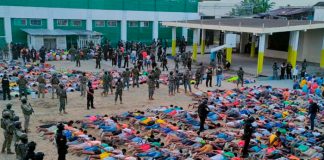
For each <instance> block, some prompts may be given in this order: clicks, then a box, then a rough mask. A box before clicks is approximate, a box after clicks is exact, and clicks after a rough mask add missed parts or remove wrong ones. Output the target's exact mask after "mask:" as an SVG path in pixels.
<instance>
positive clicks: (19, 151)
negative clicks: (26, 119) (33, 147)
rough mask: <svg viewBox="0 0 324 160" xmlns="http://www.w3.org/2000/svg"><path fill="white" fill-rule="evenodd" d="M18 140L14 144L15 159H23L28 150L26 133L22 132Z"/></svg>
mask: <svg viewBox="0 0 324 160" xmlns="http://www.w3.org/2000/svg"><path fill="white" fill-rule="evenodd" d="M19 139H20V142H19V143H16V144H15V152H16V158H17V160H25V159H26V156H27V150H28V136H27V134H26V133H22V134H21V135H20V136H19Z"/></svg>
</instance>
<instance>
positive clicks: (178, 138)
mask: <svg viewBox="0 0 324 160" xmlns="http://www.w3.org/2000/svg"><path fill="white" fill-rule="evenodd" d="M174 111H175V112H174ZM151 113H161V114H158V116H156V117H149V116H145V115H146V114H147V113H144V112H140V111H137V112H133V113H132V112H130V113H125V114H123V115H121V116H118V117H108V116H107V115H105V116H103V117H96V116H91V117H89V118H88V119H87V120H85V121H82V126H86V127H87V128H100V129H101V132H102V133H101V141H95V139H94V138H92V136H90V135H88V136H87V132H86V131H84V130H83V129H75V128H73V127H71V126H72V123H71V122H70V123H69V124H68V125H67V126H66V129H67V130H70V131H74V132H73V133H74V135H79V136H78V137H79V138H82V139H83V140H85V141H80V139H79V138H77V140H74V141H72V142H70V144H69V145H70V149H69V150H70V152H74V153H83V154H91V155H92V156H90V157H91V158H102V157H103V156H107V155H108V156H111V157H115V158H120V157H122V156H125V153H126V151H127V152H128V153H129V155H137V156H138V157H141V156H144V157H150V156H153V157H160V156H162V157H163V156H166V155H167V156H171V157H177V156H180V157H185V154H181V152H184V151H183V150H186V151H188V150H192V151H193V152H194V153H193V154H192V153H191V154H189V153H188V154H189V155H188V157H190V156H191V157H196V158H197V157H201V158H202V157H204V155H205V153H217V152H215V151H217V150H222V148H223V147H224V146H225V144H226V145H227V147H229V148H231V149H232V150H233V151H237V152H236V153H239V150H240V146H242V141H240V140H238V139H239V138H240V137H241V136H242V132H241V131H228V130H227V129H228V128H227V129H224V130H223V129H220V130H219V131H215V132H212V133H206V134H202V136H201V137H200V136H198V135H197V134H196V133H195V132H194V131H193V130H192V129H194V128H195V127H193V126H194V124H193V123H195V122H194V121H195V120H194V119H193V118H192V117H194V114H193V115H192V117H191V118H189V116H188V114H189V115H190V113H186V111H184V110H182V109H181V108H179V107H172V106H171V107H163V108H160V109H157V110H152V112H151ZM148 114H150V112H149V113H148ZM155 115H156V114H155ZM159 116H161V117H165V119H167V118H172V119H173V121H174V122H172V121H170V122H168V121H167V120H164V119H162V118H160V117H159ZM183 116H184V117H183ZM266 117H267V116H266ZM267 118H269V119H272V118H273V119H275V118H274V117H272V118H270V117H267ZM118 119H121V121H123V120H127V122H126V123H124V124H122V123H120V121H119V120H118ZM182 119H185V121H184V122H183V121H181V120H182ZM226 119H228V120H230V119H233V117H226ZM234 119H235V118H234ZM259 121H261V120H260V119H259V118H257V123H256V124H255V125H257V126H258V128H259V129H257V130H256V133H255V134H254V136H255V137H259V138H256V139H257V140H258V141H252V142H253V144H252V146H253V147H251V151H254V152H259V151H261V150H262V147H261V146H263V147H266V146H265V143H261V142H263V140H267V139H268V136H272V135H271V128H272V127H273V126H271V127H270V126H269V125H265V126H266V127H265V126H264V125H262V123H260V122H259ZM176 122H177V123H176ZM233 122H234V123H230V122H228V123H226V124H221V123H217V124H215V123H214V122H213V121H209V123H208V126H209V127H210V128H220V127H234V128H240V126H242V125H243V124H242V121H237V120H236V121H233ZM265 122H266V121H265ZM270 122H271V121H270ZM270 122H269V123H270ZM196 123H199V122H198V121H196ZM276 123H277V124H275V125H283V124H284V123H280V122H279V121H278V122H276ZM103 124H104V125H103ZM132 124H133V125H134V126H133V127H131V126H130V125H132ZM266 124H267V123H266ZM198 125H199V124H198ZM206 127H207V126H206ZM264 127H265V128H264ZM277 127H278V126H277ZM286 127H289V128H291V127H292V128H294V127H295V126H294V124H293V123H289V124H288V125H287V126H286ZM45 130H46V129H45ZM287 130H288V129H287ZM46 131H48V130H46ZM139 131H141V132H139ZM225 131H226V132H225ZM281 131H283V130H281ZM79 132H81V133H83V134H79ZM154 133H155V134H154ZM276 135H277V136H279V134H276ZM316 135H317V137H316V138H317V140H318V142H320V141H323V137H322V136H319V135H320V133H319V132H318V131H315V132H311V131H309V130H308V127H305V128H300V127H299V128H294V129H293V130H292V131H291V133H289V134H288V135H287V136H284V139H286V140H287V141H284V143H282V142H281V143H282V145H283V147H287V148H286V149H287V150H288V148H289V146H291V145H296V144H292V143H293V142H296V141H293V140H299V141H300V142H303V140H305V137H304V136H306V137H307V138H306V139H308V140H312V141H314V139H312V138H313V137H314V136H316ZM68 137H69V136H68ZM85 137H86V138H85ZM145 137H146V138H145ZM157 137H158V138H157ZM163 137H166V138H163ZM87 139H88V140H87ZM162 139H163V140H162ZM288 139H289V140H288ZM233 140H235V141H233ZM162 141H163V142H162ZM203 141H204V142H203ZM315 141H316V140H315ZM146 142H149V143H146ZM155 142H157V143H155ZM279 142H280V141H279V140H278V143H274V144H276V145H278V146H279V145H280V143H279ZM107 144H110V145H108V146H107ZM123 144H126V146H124V147H125V148H124V149H123V150H122V151H121V152H120V150H119V149H116V146H121V145H123ZM317 144H320V143H317ZM113 145H115V146H114V147H113V148H112V146H113ZM106 146H107V147H106ZM299 146H300V145H296V147H295V149H296V150H299V149H300V148H302V147H299ZM175 147H177V148H182V149H183V150H181V152H180V150H177V149H176V148H175ZM298 147H299V148H298ZM102 148H106V149H102ZM118 148H120V147H118ZM134 148H135V149H134ZM287 150H285V152H289V153H290V152H291V151H287ZM313 150H315V151H318V150H321V148H315V149H313ZM313 150H311V151H313ZM99 153H100V154H99ZM226 153H227V152H226ZM93 154H95V155H93ZM121 154H122V155H121ZM227 154H230V152H229V153H227ZM276 154H277V155H278V154H279V153H276ZM294 154H295V153H294ZM306 154H307V153H306ZM217 155H218V154H217ZM218 156H219V155H218ZM230 156H232V155H231V154H230ZM269 156H271V154H269ZM128 158H134V157H128Z"/></svg>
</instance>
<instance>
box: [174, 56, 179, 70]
mask: <svg viewBox="0 0 324 160" xmlns="http://www.w3.org/2000/svg"><path fill="white" fill-rule="evenodd" d="M179 62H180V55H177V56H176V57H175V58H174V63H175V69H176V70H178V69H179Z"/></svg>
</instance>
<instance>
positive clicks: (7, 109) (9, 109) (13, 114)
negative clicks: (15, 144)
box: [2, 103, 15, 120]
mask: <svg viewBox="0 0 324 160" xmlns="http://www.w3.org/2000/svg"><path fill="white" fill-rule="evenodd" d="M11 108H12V104H11V103H8V104H7V105H6V109H4V110H3V111H2V117H3V114H4V113H5V112H9V113H10V115H9V116H10V119H11V120H12V119H13V118H14V117H15V111H14V110H12V109H11Z"/></svg>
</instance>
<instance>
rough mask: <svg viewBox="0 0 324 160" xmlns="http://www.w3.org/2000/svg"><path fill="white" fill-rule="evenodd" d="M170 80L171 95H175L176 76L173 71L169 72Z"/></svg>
mask: <svg viewBox="0 0 324 160" xmlns="http://www.w3.org/2000/svg"><path fill="white" fill-rule="evenodd" d="M168 80H169V96H173V95H174V83H175V78H174V75H173V72H172V71H171V72H170V73H169V77H168Z"/></svg>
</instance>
